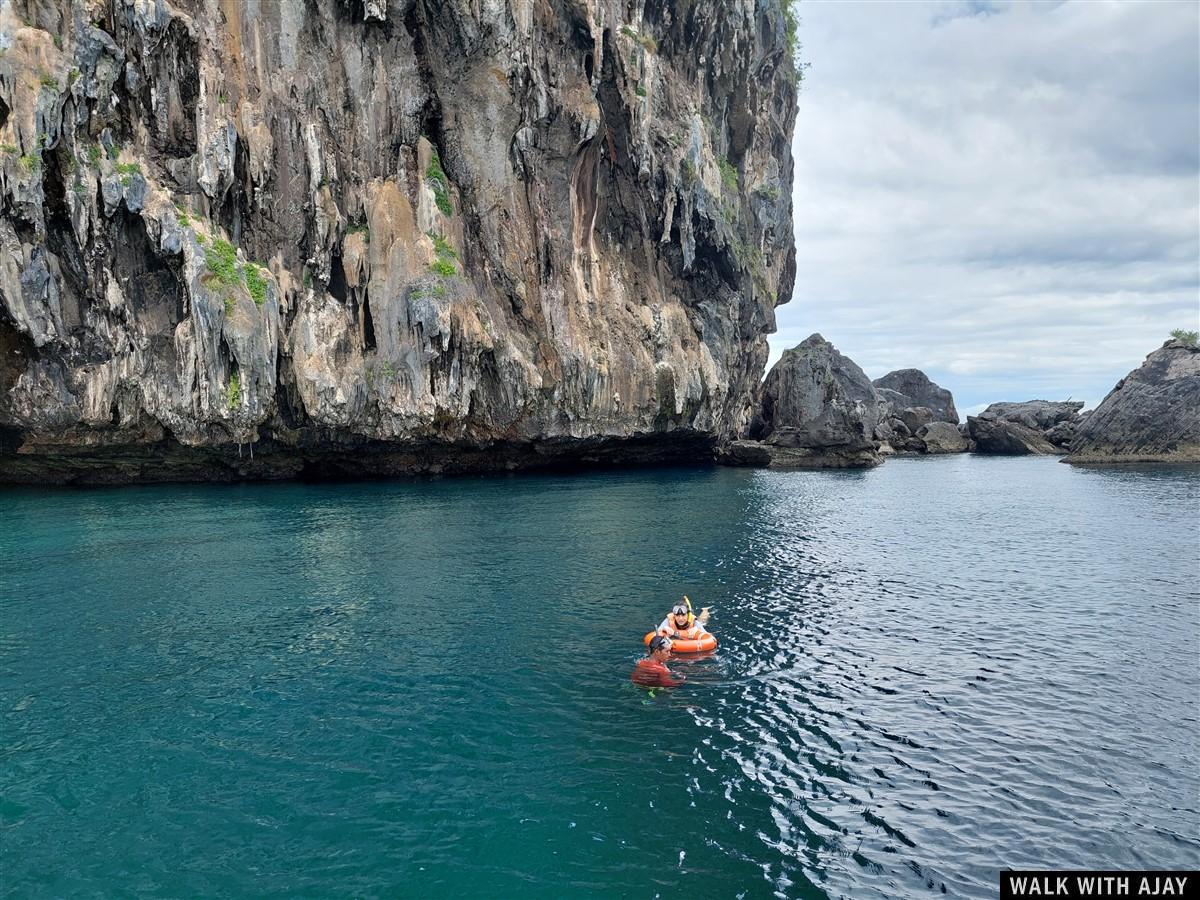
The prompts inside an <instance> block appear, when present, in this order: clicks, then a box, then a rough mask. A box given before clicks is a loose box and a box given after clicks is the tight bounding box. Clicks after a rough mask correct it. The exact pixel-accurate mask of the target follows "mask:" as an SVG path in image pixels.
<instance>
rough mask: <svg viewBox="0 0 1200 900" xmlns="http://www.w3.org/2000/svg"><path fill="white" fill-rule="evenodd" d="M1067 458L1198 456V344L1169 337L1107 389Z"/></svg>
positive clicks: (1124, 460)
mask: <svg viewBox="0 0 1200 900" xmlns="http://www.w3.org/2000/svg"><path fill="white" fill-rule="evenodd" d="M1065 462H1069V463H1074V464H1080V465H1084V464H1087V465H1098V464H1105V463H1137V462H1200V347H1197V345H1196V343H1195V341H1186V340H1181V339H1179V338H1173V339H1172V340H1169V341H1167V342H1166V343H1165V344H1163V345H1162V346H1161V347H1159V348H1158V349H1157V350H1155V351H1154V352H1153V353H1151V354H1150V355H1149V356H1147V357H1146V361H1145V362H1144V363H1142V365H1141V366H1140V367H1139V368H1137V369H1134V370H1133V371H1132V372H1130V373H1129V374H1128V375H1126V376H1125V377H1124V378H1122V379H1121V380H1120V381H1119V382H1117V386H1116V387H1114V388H1113V389H1112V390H1111V391H1109V392H1108V396H1107V397H1105V398H1104V400H1103V401H1101V403H1100V405H1099V406H1097V407H1096V408H1095V409H1094V410H1092V412H1091V414H1090V415H1089V416H1088V417H1087V418H1086V420H1085V421H1084V422H1083V423H1082V424H1081V425H1080V426H1079V429H1078V434H1077V435H1076V437H1075V439H1074V440H1073V441H1072V443H1071V453H1070V455H1069V456H1068V457H1067V458H1066V460H1065Z"/></svg>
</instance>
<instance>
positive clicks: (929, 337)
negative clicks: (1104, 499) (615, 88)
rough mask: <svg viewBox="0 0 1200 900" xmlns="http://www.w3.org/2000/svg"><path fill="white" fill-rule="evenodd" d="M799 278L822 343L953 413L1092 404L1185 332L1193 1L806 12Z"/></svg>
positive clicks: (801, 299)
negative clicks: (1011, 404)
mask: <svg viewBox="0 0 1200 900" xmlns="http://www.w3.org/2000/svg"><path fill="white" fill-rule="evenodd" d="M798 10H799V14H800V39H801V41H802V42H803V49H802V55H803V58H804V59H806V60H808V61H809V62H810V63H811V67H810V68H809V69H808V71H807V73H806V75H805V80H804V86H803V90H802V91H801V94H800V106H799V114H798V116H797V120H796V135H795V139H794V142H793V150H794V153H795V158H796V175H795V219H796V246H797V264H798V273H797V277H796V290H795V294H794V296H793V299H792V301H791V303H789V304H788V305H786V306H782V307H780V308H779V310H778V319H779V331H778V333H777V334H775V335H773V336H772V338H771V349H772V354H771V364H773V363H774V361H775V359H777V358H778V356H779V354H780V353H781V352H782V351H783V349H784V348H785V347H791V346H794V345H795V344H797V343H799V342H800V341H801V340H803V339H804V338H805V337H807V336H808V335H809V334H811V333H813V332H814V331H819V332H820V333H821V334H823V335H824V336H825V337H826V338H828V339H829V340H830V341H832V342H833V343H834V344H835V345H836V346H837V348H838V349H839V350H841V351H842V352H843V353H845V354H846V355H848V356H849V357H850V358H852V359H853V360H854V361H855V362H857V363H858V364H859V365H860V366H862V367H863V369H865V370H866V372H867V374H868V375H870V376H871V377H872V378H877V377H879V376H880V375H883V374H884V373H886V372H889V371H891V370H892V369H896V368H904V367H909V366H912V367H916V368H920V369H923V370H924V371H925V372H926V373H927V374H928V375H929V376H930V377H931V378H933V379H934V381H936V382H938V383H939V384H941V385H942V386H943V387H947V388H949V389H950V390H951V391H953V392H954V397H955V401H956V403H957V405H958V408H959V411H960V413H962V414H964V415H965V414H966V413H968V412H972V413H973V412H976V411H978V410H979V409H982V407H983V406H985V405H986V404H987V403H989V402H991V401H995V400H1025V399H1032V398H1043V399H1055V400H1057V399H1066V398H1067V397H1069V396H1070V397H1074V398H1075V399H1077V400H1085V401H1087V405H1088V406H1089V407H1091V406H1095V405H1096V404H1097V403H1098V402H1099V401H1100V400H1101V399H1102V398H1103V397H1104V395H1105V394H1106V393H1107V392H1108V391H1109V389H1111V388H1112V386H1113V385H1114V384H1115V383H1116V381H1117V380H1118V379H1120V378H1121V377H1122V376H1124V375H1125V374H1126V373H1127V372H1129V370H1130V369H1133V368H1135V367H1136V366H1137V365H1139V364H1140V363H1141V361H1142V359H1143V358H1144V357H1145V355H1146V354H1147V353H1149V352H1150V351H1151V350H1153V349H1155V348H1156V347H1158V346H1159V345H1160V344H1161V343H1162V341H1163V340H1165V339H1166V337H1167V335H1168V333H1169V332H1170V330H1171V329H1172V328H1179V327H1184V328H1189V329H1195V328H1198V327H1200V325H1198V324H1197V322H1198V320H1200V49H1198V48H1200V15H1198V13H1200V4H1197V3H1195V2H1191V0H1180V2H1174V0H1157V2H1154V0H1151V2H1104V0H1070V2H1066V3H1053V2H1047V3H1037V4H1032V3H1022V2H1016V3H984V2H973V3H972V2H889V3H884V2H877V3H853V2H842V0H839V2H827V0H803V2H802V3H800V4H799V7H798Z"/></svg>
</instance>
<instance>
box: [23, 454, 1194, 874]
mask: <svg viewBox="0 0 1200 900" xmlns="http://www.w3.org/2000/svg"><path fill="white" fill-rule="evenodd" d="M1198 501H1200V470H1196V469H1190V470H1189V469H1169V468H1162V469H1141V470H1128V469H1111V470H1078V469H1072V468H1069V467H1067V466H1064V465H1061V464H1059V463H1058V462H1057V461H1055V460H1052V459H987V458H978V457H976V458H970V457H966V456H960V457H955V458H946V459H928V460H894V461H892V462H889V463H888V464H887V465H886V466H884V467H882V468H880V469H876V470H873V471H869V472H848V473H795V474H783V473H770V472H752V471H743V470H728V469H724V470H722V469H718V470H696V471H693V470H671V471H642V472H625V473H609V474H596V475H584V476H576V477H515V478H500V479H487V480H446V481H434V482H424V483H368V484H342V485H320V486H311V485H258V486H239V487H208V486H206V487H155V488H132V489H120V490H100V491H85V492H69V491H25V490H20V491H8V492H4V493H0V513H2V521H3V529H2V533H0V563H2V566H3V568H2V570H0V751H2V754H3V758H2V765H0V871H2V876H0V890H2V891H3V892H5V893H7V894H11V895H13V896H55V897H61V896H80V895H85V894H123V895H131V894H137V895H143V896H159V895H162V896H166V895H170V896H202V895H203V896H214V895H229V896H242V895H253V896H295V895H311V896H381V895H388V896H413V897H434V896H456V895H457V896H462V895H468V896H513V895H517V894H521V895H524V896H528V897H539V896H547V897H550V896H566V895H574V894H581V893H589V892H590V893H594V894H598V895H604V896H631V897H652V896H655V895H656V894H657V895H661V896H663V897H668V896H680V895H682V894H684V893H688V894H691V895H694V896H714V897H715V896H726V897H735V896H743V897H759V896H770V895H771V894H772V893H778V894H779V895H786V896H797V897H810V896H811V897H819V896H825V895H834V896H836V895H842V894H845V895H849V896H853V897H872V896H879V897H882V896H887V897H892V896H909V895H922V894H928V893H941V892H942V891H945V892H946V893H948V894H951V895H955V896H979V897H986V896H994V895H995V893H996V884H997V882H996V878H997V875H996V873H997V870H998V869H999V868H1000V867H1001V866H1012V867H1018V868H1019V867H1043V866H1046V867H1049V866H1067V867H1077V868H1086V867H1102V868H1120V867H1161V868H1170V867H1184V866H1186V867H1196V866H1197V865H1200V837H1198V834H1200V775H1198V772H1197V759H1198V758H1200V746H1198V744H1200V676H1198V674H1197V659H1198V652H1200V621H1198V619H1200V609H1198V606H1200V604H1198V599H1197V593H1196V590H1197V547H1198V541H1200V522H1198V519H1197V509H1198V507H1200V504H1198ZM683 592H686V593H688V594H690V595H691V596H692V597H693V598H694V599H695V600H698V601H701V602H702V603H704V604H707V605H711V606H713V607H715V614H714V619H713V623H712V625H713V630H714V632H716V633H717V635H718V636H719V638H720V639H721V642H722V645H721V648H720V649H719V650H718V651H717V653H716V655H715V656H713V657H711V658H709V659H704V660H697V661H693V662H691V663H682V664H679V665H678V666H677V668H679V669H681V670H683V671H685V672H687V673H688V674H689V676H690V680H689V682H688V684H687V685H686V686H685V687H684V688H682V689H680V690H677V691H675V692H673V693H669V692H668V693H660V694H658V695H657V696H656V697H655V698H654V699H652V700H648V701H647V698H646V697H645V695H643V694H642V693H641V692H639V691H638V689H636V688H634V687H633V686H632V685H630V684H629V683H628V674H629V670H630V668H631V666H632V664H633V662H634V660H635V659H636V658H638V656H640V654H641V645H640V641H639V638H640V635H641V634H642V633H643V632H644V631H645V630H647V628H649V627H650V626H651V624H652V623H653V622H655V621H657V619H658V618H660V617H661V615H662V614H663V612H664V611H665V609H666V607H667V606H668V605H669V603H670V601H671V600H672V599H673V598H675V597H676V596H677V595H679V594H681V593H683Z"/></svg>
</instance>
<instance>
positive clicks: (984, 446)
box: [967, 400, 1083, 455]
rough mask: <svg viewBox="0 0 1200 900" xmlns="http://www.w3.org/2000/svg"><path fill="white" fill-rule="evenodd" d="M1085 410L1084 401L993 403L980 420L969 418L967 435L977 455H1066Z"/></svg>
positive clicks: (981, 414) (979, 416)
mask: <svg viewBox="0 0 1200 900" xmlns="http://www.w3.org/2000/svg"><path fill="white" fill-rule="evenodd" d="M1082 408H1083V401H1082V400H1064V401H1051V400H1026V401H1024V402H1022V403H993V404H992V405H991V406H989V407H988V408H987V409H985V410H984V411H983V412H981V413H980V414H979V415H978V416H967V431H968V433H969V435H970V439H971V440H972V441H974V442H975V452H977V453H995V454H1006V455H1028V454H1053V453H1065V452H1067V447H1068V445H1069V444H1070V442H1071V440H1072V439H1073V437H1074V435H1075V429H1076V428H1077V427H1078V425H1079V422H1080V421H1081V417H1080V415H1079V411H1080V410H1081V409H1082Z"/></svg>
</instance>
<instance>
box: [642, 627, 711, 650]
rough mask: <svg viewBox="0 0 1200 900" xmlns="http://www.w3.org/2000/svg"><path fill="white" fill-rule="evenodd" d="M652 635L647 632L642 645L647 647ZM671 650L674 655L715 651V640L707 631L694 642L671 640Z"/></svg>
mask: <svg viewBox="0 0 1200 900" xmlns="http://www.w3.org/2000/svg"><path fill="white" fill-rule="evenodd" d="M654 634H655V633H654V632H653V631H649V632H647V633H646V636H645V637H644V638H642V643H643V644H645V645H646V646H649V645H650V639H651V638H652V637H654ZM671 649H672V650H674V651H675V652H676V653H705V652H707V651H709V650H716V649H717V639H716V638H715V637H713V636H712V635H711V634H709V633H708V632H707V631H706V632H704V634H702V635H700V637H698V638H696V639H695V640H689V639H687V638H678V639H677V638H671Z"/></svg>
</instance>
